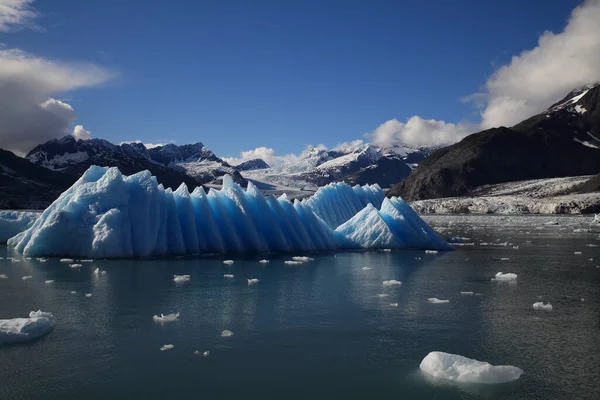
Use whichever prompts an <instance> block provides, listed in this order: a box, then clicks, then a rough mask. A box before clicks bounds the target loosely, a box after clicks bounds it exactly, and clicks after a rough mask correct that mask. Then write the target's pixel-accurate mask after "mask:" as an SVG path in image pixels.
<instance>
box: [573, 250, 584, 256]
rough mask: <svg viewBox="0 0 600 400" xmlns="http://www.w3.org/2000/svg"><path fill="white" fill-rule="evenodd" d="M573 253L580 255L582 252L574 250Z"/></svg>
mask: <svg viewBox="0 0 600 400" xmlns="http://www.w3.org/2000/svg"><path fill="white" fill-rule="evenodd" d="M573 254H575V255H576V256H580V255H581V254H582V253H581V252H580V251H574V252H573Z"/></svg>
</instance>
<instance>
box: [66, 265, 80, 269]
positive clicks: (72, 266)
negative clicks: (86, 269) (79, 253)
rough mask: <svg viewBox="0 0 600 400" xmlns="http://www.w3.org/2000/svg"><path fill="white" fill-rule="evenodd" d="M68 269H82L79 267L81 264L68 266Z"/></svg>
mask: <svg viewBox="0 0 600 400" xmlns="http://www.w3.org/2000/svg"><path fill="white" fill-rule="evenodd" d="M69 267H71V268H73V269H77V268H81V267H83V265H81V264H69Z"/></svg>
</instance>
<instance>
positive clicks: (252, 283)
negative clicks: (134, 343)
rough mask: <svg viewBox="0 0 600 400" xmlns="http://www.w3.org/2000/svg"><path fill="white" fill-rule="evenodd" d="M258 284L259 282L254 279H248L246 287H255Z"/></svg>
mask: <svg viewBox="0 0 600 400" xmlns="http://www.w3.org/2000/svg"><path fill="white" fill-rule="evenodd" d="M258 282H260V281H259V280H258V279H256V278H251V279H248V286H252V285H256V284H257V283H258Z"/></svg>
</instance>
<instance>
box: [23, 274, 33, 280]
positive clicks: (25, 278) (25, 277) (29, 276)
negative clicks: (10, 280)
mask: <svg viewBox="0 0 600 400" xmlns="http://www.w3.org/2000/svg"><path fill="white" fill-rule="evenodd" d="M31 278H33V276H31V275H25V276H24V277H22V278H21V279H23V280H24V281H28V280H30V279H31Z"/></svg>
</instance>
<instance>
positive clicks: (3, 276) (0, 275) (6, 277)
mask: <svg viewBox="0 0 600 400" xmlns="http://www.w3.org/2000/svg"><path fill="white" fill-rule="evenodd" d="M0 279H8V276H7V275H6V274H0Z"/></svg>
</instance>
